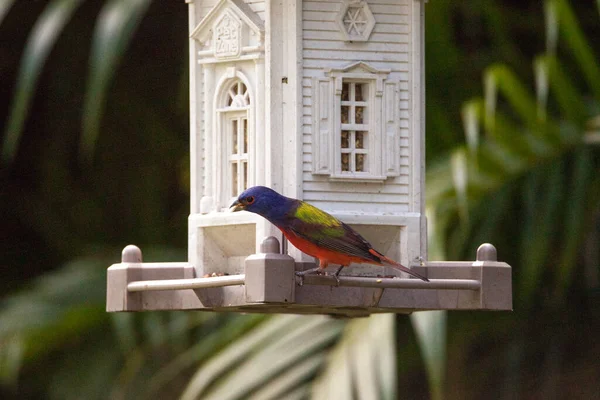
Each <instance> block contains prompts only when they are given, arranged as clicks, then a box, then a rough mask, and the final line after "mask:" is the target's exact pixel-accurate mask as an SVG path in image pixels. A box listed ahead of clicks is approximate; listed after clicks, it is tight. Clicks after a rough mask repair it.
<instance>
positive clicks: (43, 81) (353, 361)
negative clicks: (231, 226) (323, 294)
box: [0, 0, 600, 399]
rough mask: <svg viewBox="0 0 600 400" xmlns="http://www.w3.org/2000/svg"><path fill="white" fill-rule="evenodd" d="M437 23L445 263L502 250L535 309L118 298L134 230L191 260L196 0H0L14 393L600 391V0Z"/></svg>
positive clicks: (4, 300) (429, 60)
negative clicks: (285, 305)
mask: <svg viewBox="0 0 600 400" xmlns="http://www.w3.org/2000/svg"><path fill="white" fill-rule="evenodd" d="M598 4H600V2H598ZM426 18H427V21H426V22H427V26H426V65H427V157H428V159H427V162H428V173H427V179H428V182H427V190H428V193H427V195H428V200H427V208H428V216H429V220H430V224H431V228H430V234H431V238H430V258H431V259H434V258H445V259H449V260H463V259H472V258H473V257H474V254H475V249H476V248H477V246H478V245H479V244H481V243H483V242H492V243H494V244H495V245H496V246H497V248H498V250H499V257H500V259H501V260H504V261H507V262H509V263H510V264H511V265H512V266H513V278H514V298H515V302H514V304H515V311H514V312H513V313H483V312H461V313H449V314H447V315H446V314H444V313H439V314H434V315H425V318H421V317H419V316H418V315H417V316H416V317H415V320H414V324H415V328H416V329H415V331H414V332H413V330H412V328H411V325H410V321H409V319H408V318H406V317H405V316H397V317H393V316H377V317H371V318H369V319H359V320H354V321H349V322H345V321H339V320H332V319H329V318H325V317H322V318H321V317H295V316H276V317H265V316H259V315H255V316H246V315H220V314H216V313H202V312H198V313H190V312H187V313H143V314H117V315H114V314H111V315H109V314H106V313H105V312H104V301H105V270H106V268H107V266H109V265H110V264H111V263H113V262H115V261H116V260H117V259H118V254H119V252H120V249H122V248H123V246H124V245H125V244H127V243H130V242H133V243H136V244H138V245H140V246H141V247H142V248H143V249H144V257H145V260H146V261H174V260H177V261H181V260H183V259H185V257H186V246H187V242H186V239H187V226H186V218H187V214H188V193H187V191H188V187H187V178H188V172H187V169H188V162H187V159H188V149H187V146H188V140H189V139H188V124H189V122H188V121H189V115H188V97H187V96H188V76H187V66H188V59H187V40H188V38H187V7H186V6H185V3H184V2H183V1H169V2H159V1H149V0H135V1H120V0H105V1H83V0H48V1H5V2H4V3H0V82H1V83H2V84H1V85H0V121H3V125H2V126H1V127H0V128H1V130H0V132H2V133H1V135H2V137H1V141H0V143H1V146H2V147H1V148H0V150H1V155H2V164H1V171H0V180H1V182H0V210H3V211H4V212H3V219H2V223H3V225H2V229H1V230H0V232H2V233H1V234H2V240H0V254H1V255H2V258H1V260H3V261H2V263H3V266H2V280H0V289H2V293H3V294H2V295H1V296H0V397H4V398H19V399H22V398H57V399H69V398H77V399H79V398H84V397H85V398H89V399H95V398H97V399H102V398H117V399H118V398H123V399H126V398H151V397H156V396H160V397H161V398H178V397H179V396H183V397H184V398H195V397H197V396H200V397H201V398H218V399H225V398H244V399H246V398H256V399H263V398H277V399H283V398H288V399H295V398H299V399H300V398H307V397H311V398H332V396H334V394H335V396H338V397H337V398H352V396H354V398H385V399H393V398H397V397H399V396H404V397H407V398H423V397H426V396H427V393H431V396H432V397H434V398H436V399H439V398H443V397H445V398H449V399H452V398H457V399H469V398H473V399H478V398H485V397H489V398H517V397H526V398H529V397H534V398H564V397H568V398H593V397H594V396H596V395H597V391H596V390H595V387H596V386H597V382H598V380H600V368H598V361H597V360H599V359H600V345H598V344H597V340H596V336H597V332H599V331H600V314H599V313H600V307H599V306H598V304H599V303H598V301H599V296H600V291H599V275H600V270H599V264H600V244H599V243H600V240H599V238H600V173H599V172H600V157H599V152H600V147H599V146H598V142H599V139H598V138H599V135H600V120H599V115H600V66H599V63H598V61H597V60H598V54H600V49H599V48H598V47H599V44H600V42H599V41H598V40H596V38H598V37H600V15H599V14H598V8H597V7H596V5H595V4H592V3H591V2H583V1H581V2H567V1H566V0H548V1H545V2H535V1H525V2H523V1H503V2H500V1H493V2H490V1H474V2H456V1H450V0H436V1H434V2H430V3H429V4H428V5H427V14H426ZM177 43H179V45H177ZM415 332H416V333H415ZM418 344H419V345H421V346H422V348H423V351H422V354H423V358H421V355H420V354H419V350H418ZM428 378H429V379H428Z"/></svg>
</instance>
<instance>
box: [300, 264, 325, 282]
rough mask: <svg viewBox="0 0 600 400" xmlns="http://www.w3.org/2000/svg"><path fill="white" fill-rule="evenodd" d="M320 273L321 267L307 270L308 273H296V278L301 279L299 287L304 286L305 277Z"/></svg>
mask: <svg viewBox="0 0 600 400" xmlns="http://www.w3.org/2000/svg"><path fill="white" fill-rule="evenodd" d="M319 271H321V267H315V268H311V269H307V270H306V271H297V272H296V276H299V277H300V283H299V285H300V286H302V285H304V276H305V275H308V274H312V273H313V272H319Z"/></svg>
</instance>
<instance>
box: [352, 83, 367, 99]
mask: <svg viewBox="0 0 600 400" xmlns="http://www.w3.org/2000/svg"><path fill="white" fill-rule="evenodd" d="M354 90H355V92H354V100H355V101H366V98H367V84H366V83H357V84H355V88H354Z"/></svg>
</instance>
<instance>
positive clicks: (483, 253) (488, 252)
mask: <svg viewBox="0 0 600 400" xmlns="http://www.w3.org/2000/svg"><path fill="white" fill-rule="evenodd" d="M477 261H498V253H497V252H496V248H495V247H494V245H493V244H490V243H484V244H482V245H481V246H479V248H478V249H477Z"/></svg>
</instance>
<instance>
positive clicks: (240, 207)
mask: <svg viewBox="0 0 600 400" xmlns="http://www.w3.org/2000/svg"><path fill="white" fill-rule="evenodd" d="M245 208H246V207H245V206H244V205H243V204H242V203H240V201H239V200H236V201H234V202H233V204H232V205H231V206H229V211H231V212H236V211H242V210H244V209H245Z"/></svg>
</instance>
